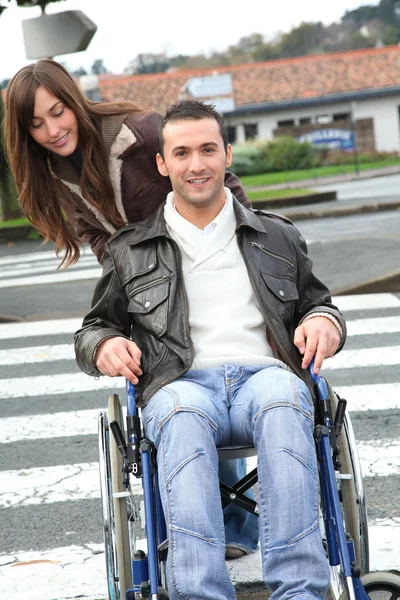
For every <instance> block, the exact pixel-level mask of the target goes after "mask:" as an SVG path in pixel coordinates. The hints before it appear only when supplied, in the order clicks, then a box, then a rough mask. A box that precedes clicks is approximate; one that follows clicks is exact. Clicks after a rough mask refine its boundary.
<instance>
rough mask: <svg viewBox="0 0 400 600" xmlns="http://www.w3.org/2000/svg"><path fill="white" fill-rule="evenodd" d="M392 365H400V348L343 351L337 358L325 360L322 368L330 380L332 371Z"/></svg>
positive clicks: (384, 347) (388, 347)
mask: <svg viewBox="0 0 400 600" xmlns="http://www.w3.org/2000/svg"><path fill="white" fill-rule="evenodd" d="M391 365H400V346H383V347H382V348H360V349H357V350H342V351H341V352H339V354H336V356H333V357H332V358H327V359H325V360H324V363H323V365H322V368H323V375H324V376H326V378H327V379H329V371H332V370H337V369H356V368H362V367H381V366H382V367H383V366H385V367H388V366H391Z"/></svg>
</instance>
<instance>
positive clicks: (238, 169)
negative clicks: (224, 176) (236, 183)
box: [229, 142, 266, 177]
mask: <svg viewBox="0 0 400 600" xmlns="http://www.w3.org/2000/svg"><path fill="white" fill-rule="evenodd" d="M229 170H230V171H232V173H235V175H237V176H238V177H242V176H243V175H257V174H258V173H265V172H266V164H265V161H264V158H263V151H262V147H260V145H259V144H257V143H255V142H248V143H246V144H235V145H233V146H232V164H231V166H230V167H229Z"/></svg>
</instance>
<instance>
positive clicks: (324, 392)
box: [308, 358, 329, 400]
mask: <svg viewBox="0 0 400 600" xmlns="http://www.w3.org/2000/svg"><path fill="white" fill-rule="evenodd" d="M314 360H315V359H314V358H313V359H312V360H311V362H310V364H309V366H308V370H309V372H310V376H311V379H312V381H313V382H314V383H315V384H316V386H317V388H318V394H319V398H320V400H327V399H328V398H329V392H328V387H327V385H326V382H325V379H324V378H323V377H321V376H320V375H317V374H316V373H315V372H314Z"/></svg>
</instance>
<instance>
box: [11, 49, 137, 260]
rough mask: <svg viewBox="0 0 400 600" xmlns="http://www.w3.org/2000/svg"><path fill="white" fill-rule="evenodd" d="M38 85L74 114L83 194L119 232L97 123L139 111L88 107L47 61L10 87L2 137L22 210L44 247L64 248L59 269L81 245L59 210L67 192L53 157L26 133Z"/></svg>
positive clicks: (117, 105)
mask: <svg viewBox="0 0 400 600" xmlns="http://www.w3.org/2000/svg"><path fill="white" fill-rule="evenodd" d="M40 86H43V87H45V88H46V89H47V90H48V91H49V92H51V93H52V94H54V96H56V97H57V98H59V99H60V100H61V102H63V104H65V105H66V106H67V107H68V108H70V109H71V110H72V111H73V112H74V113H75V115H76V118H77V121H78V137H79V148H80V150H81V153H82V172H81V180H80V184H81V189H82V194H83V196H84V197H85V198H86V200H87V201H88V202H90V203H91V204H92V205H93V206H94V207H96V208H98V209H99V210H100V212H101V213H102V214H103V215H104V216H105V217H106V219H107V220H108V221H110V222H111V223H112V224H113V225H114V226H115V227H117V228H119V227H122V226H123V225H124V223H123V221H122V218H121V216H120V214H119V212H118V209H117V207H116V204H115V201H114V190H113V187H112V184H111V179H110V176H109V172H108V165H107V158H106V153H105V150H104V144H103V139H102V135H101V118H102V117H103V116H107V115H118V114H124V113H127V112H142V111H141V110H140V109H139V108H138V107H136V106H135V105H134V104H131V103H129V102H92V101H91V100H89V99H87V98H86V97H85V96H84V95H83V94H82V92H81V91H80V89H79V87H78V85H77V84H76V82H75V81H74V79H73V78H72V77H71V75H70V74H69V73H68V71H67V70H66V69H65V68H64V67H63V66H62V65H61V64H59V63H57V62H55V61H53V60H50V59H41V60H39V61H38V62H36V63H34V64H31V65H28V66H26V67H23V68H22V69H21V70H20V71H18V73H16V75H14V77H13V78H12V79H11V81H10V83H9V85H8V88H7V94H6V112H5V120H4V132H5V140H6V149H7V154H8V160H9V163H10V167H11V170H12V172H13V175H14V179H15V183H16V186H17V189H18V192H19V202H20V205H21V207H22V210H23V212H24V214H25V215H26V216H27V217H28V219H29V220H30V221H31V223H32V224H33V226H34V227H35V229H36V230H37V231H38V232H39V233H40V235H41V236H43V238H44V240H45V242H47V241H49V240H52V241H54V242H55V250H56V253H57V254H59V252H60V251H61V250H63V249H65V256H64V258H63V260H62V262H61V265H64V266H69V265H71V264H73V263H75V262H77V261H78V260H79V240H78V238H77V236H76V233H75V231H74V229H73V227H72V225H71V224H70V223H69V222H68V220H67V219H65V217H64V214H63V211H62V208H61V207H62V205H63V204H64V205H65V203H67V202H68V195H69V192H68V190H67V188H66V187H65V186H64V185H63V184H62V183H61V182H60V181H59V180H58V179H57V178H56V177H55V176H54V174H53V173H52V170H51V166H50V165H51V163H50V157H51V152H49V151H48V150H46V149H45V148H44V147H43V146H41V145H40V144H38V143H37V142H35V140H34V139H33V138H32V136H31V135H30V133H29V127H30V124H31V122H32V118H33V111H34V104H35V93H36V90H37V88H38V87H40ZM89 186H90V189H91V190H93V192H92V193H89Z"/></svg>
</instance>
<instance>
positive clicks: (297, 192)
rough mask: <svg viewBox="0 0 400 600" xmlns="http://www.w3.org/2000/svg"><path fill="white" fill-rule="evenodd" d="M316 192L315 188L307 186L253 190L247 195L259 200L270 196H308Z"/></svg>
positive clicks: (252, 199)
mask: <svg viewBox="0 0 400 600" xmlns="http://www.w3.org/2000/svg"><path fill="white" fill-rule="evenodd" d="M312 193H314V190H310V189H307V188H293V189H287V188H285V189H284V190H251V191H249V192H247V197H248V199H249V200H251V201H253V202H257V200H268V198H286V197H288V196H306V195H307V194H312Z"/></svg>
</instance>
